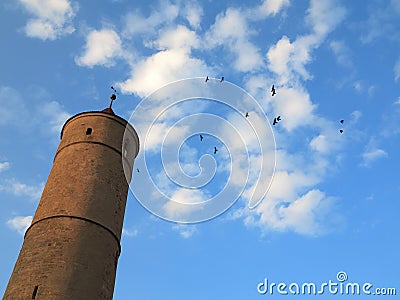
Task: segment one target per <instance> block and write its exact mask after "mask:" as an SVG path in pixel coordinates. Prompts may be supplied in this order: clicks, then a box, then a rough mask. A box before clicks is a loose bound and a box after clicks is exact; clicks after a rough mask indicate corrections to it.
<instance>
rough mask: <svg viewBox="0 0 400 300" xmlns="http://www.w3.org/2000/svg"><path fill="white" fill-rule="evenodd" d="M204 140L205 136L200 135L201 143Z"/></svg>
mask: <svg viewBox="0 0 400 300" xmlns="http://www.w3.org/2000/svg"><path fill="white" fill-rule="evenodd" d="M202 140H203V136H202V135H201V134H200V142H201V141H202Z"/></svg>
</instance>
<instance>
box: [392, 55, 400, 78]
mask: <svg viewBox="0 0 400 300" xmlns="http://www.w3.org/2000/svg"><path fill="white" fill-rule="evenodd" d="M393 71H394V80H395V81H397V80H399V79H400V58H399V59H398V60H397V61H396V64H395V65H394V68H393Z"/></svg>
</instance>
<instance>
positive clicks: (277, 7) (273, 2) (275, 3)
mask: <svg viewBox="0 0 400 300" xmlns="http://www.w3.org/2000/svg"><path fill="white" fill-rule="evenodd" d="M289 4H290V1H289V0H264V1H263V2H262V4H261V5H260V6H258V7H256V9H254V13H256V14H257V12H258V14H259V15H260V16H269V15H276V14H277V13H279V12H280V11H281V10H282V9H283V8H284V7H286V6H289Z"/></svg>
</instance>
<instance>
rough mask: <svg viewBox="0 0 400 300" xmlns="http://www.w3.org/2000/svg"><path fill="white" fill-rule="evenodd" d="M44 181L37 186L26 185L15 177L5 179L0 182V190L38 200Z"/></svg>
mask: <svg viewBox="0 0 400 300" xmlns="http://www.w3.org/2000/svg"><path fill="white" fill-rule="evenodd" d="M43 188H44V182H42V183H41V184H39V185H38V186H32V185H28V184H25V183H22V182H19V181H18V180H16V179H7V180H5V181H4V183H3V184H0V191H6V192H8V193H11V194H13V195H15V196H18V197H28V198H30V199H31V200H38V199H39V198H40V196H41V195H42V191H43Z"/></svg>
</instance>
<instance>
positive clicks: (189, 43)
mask: <svg viewBox="0 0 400 300" xmlns="http://www.w3.org/2000/svg"><path fill="white" fill-rule="evenodd" d="M156 43H157V44H158V47H160V48H161V49H187V50H188V51H189V50H190V49H191V48H196V47H198V45H199V40H198V38H197V36H196V33H195V32H194V31H191V30H190V29H188V28H187V27H185V26H183V25H178V26H177V27H176V28H174V29H169V30H166V31H164V32H163V33H162V35H161V37H160V38H159V39H158V40H157V42H156Z"/></svg>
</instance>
